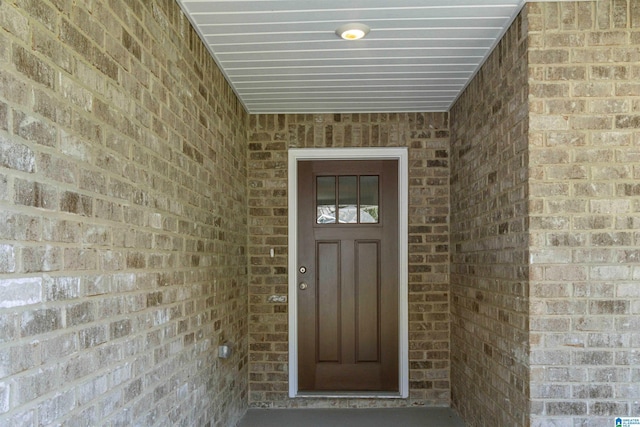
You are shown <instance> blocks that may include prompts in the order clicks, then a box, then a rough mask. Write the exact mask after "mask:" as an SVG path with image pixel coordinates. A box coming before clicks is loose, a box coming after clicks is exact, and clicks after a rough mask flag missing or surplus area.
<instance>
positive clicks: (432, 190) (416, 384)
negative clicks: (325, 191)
mask: <svg viewBox="0 0 640 427" xmlns="http://www.w3.org/2000/svg"><path fill="white" fill-rule="evenodd" d="M249 139H250V142H249V163H248V164H249V168H248V169H249V206H250V208H249V233H250V237H249V276H250V286H249V288H250V289H249V331H250V336H249V357H250V366H249V371H250V374H249V375H250V378H249V382H250V390H251V391H250V404H251V405H253V406H274V407H296V406H373V405H376V406H398V405H408V404H439V405H442V404H448V403H449V394H450V387H449V288H448V255H449V252H448V242H449V235H448V233H449V229H448V214H449V199H448V193H449V190H448V177H449V123H448V115H447V114H446V113H425V114H415V113H414V114H335V115H334V114H326V115H304V114H299V115H295V114H290V115H256V116H251V125H250V136H249ZM384 146H394V147H409V157H410V171H409V175H410V176H409V180H410V183H409V185H410V190H409V191H410V201H409V257H410V260H409V262H410V264H409V333H410V337H409V341H410V343H409V348H410V355H409V358H410V398H409V399H408V400H383V401H376V400H365V401H358V400H351V399H342V400H338V401H336V400H331V399H329V400H322V399H296V400H290V399H289V398H288V392H287V391H288V335H287V333H288V332H287V331H288V325H287V320H288V317H287V316H288V315H287V305H286V304H283V303H270V302H269V297H270V296H272V295H286V294H287V281H288V276H287V234H288V233H287V170H288V169H287V149H288V148H312V147H313V148H320V147H384ZM270 248H274V249H275V254H276V255H275V257H274V258H270V257H269V249H270Z"/></svg>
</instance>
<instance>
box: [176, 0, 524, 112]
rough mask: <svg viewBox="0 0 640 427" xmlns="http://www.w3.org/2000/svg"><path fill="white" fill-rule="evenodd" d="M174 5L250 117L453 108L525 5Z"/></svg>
mask: <svg viewBox="0 0 640 427" xmlns="http://www.w3.org/2000/svg"><path fill="white" fill-rule="evenodd" d="M176 1H177V2H178V4H179V5H180V7H181V8H182V10H183V11H184V12H185V14H186V15H187V17H188V18H189V20H190V21H191V23H192V24H193V26H194V27H195V28H196V30H197V32H198V33H199V34H200V37H201V38H202V40H203V41H204V42H205V44H206V45H207V46H208V48H209V51H210V52H211V54H212V56H213V58H214V59H215V61H216V62H217V63H218V65H219V66H220V68H221V69H222V70H223V72H224V74H225V75H226V77H227V80H228V81H229V83H230V84H231V86H232V87H233V89H234V90H235V92H236V93H237V95H238V97H239V98H240V100H241V101H242V103H243V104H244V106H245V107H246V109H247V111H248V112H250V113H341V112H412V111H421V112H427V111H447V110H448V109H449V107H450V106H451V105H452V103H453V102H454V101H455V100H456V98H457V97H458V95H459V94H460V92H461V90H462V89H463V88H464V87H465V85H466V84H467V82H468V81H469V80H470V78H471V77H473V75H474V74H475V72H476V71H477V70H478V68H479V66H480V65H481V64H482V63H483V62H484V60H485V58H486V57H487V56H488V54H489V53H490V52H491V50H492V48H493V47H494V46H495V44H496V43H497V41H498V40H499V39H500V37H502V35H503V33H504V31H505V30H506V29H507V28H508V26H509V25H510V24H511V22H512V21H513V19H514V18H515V16H516V15H517V14H518V12H519V11H520V9H521V8H522V6H523V4H524V3H525V0H352V1H350V2H349V1H346V0H342V1H337V0H176ZM349 22H360V23H364V24H366V25H368V26H369V27H371V32H370V33H369V34H368V36H367V37H366V38H364V39H362V40H357V41H345V40H342V39H341V38H339V37H338V36H337V35H336V34H335V30H336V28H338V27H339V26H341V25H342V24H345V23H349Z"/></svg>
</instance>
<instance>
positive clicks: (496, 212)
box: [0, 0, 640, 427]
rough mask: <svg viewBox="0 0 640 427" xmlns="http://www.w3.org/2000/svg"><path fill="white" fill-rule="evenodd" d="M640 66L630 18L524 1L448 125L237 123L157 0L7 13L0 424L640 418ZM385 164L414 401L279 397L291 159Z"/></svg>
mask: <svg viewBox="0 0 640 427" xmlns="http://www.w3.org/2000/svg"><path fill="white" fill-rule="evenodd" d="M639 64H640V2H638V1H636V0H599V1H580V2H562V3H555V2H545V3H529V4H527V5H526V6H525V8H524V9H523V12H522V13H521V15H520V16H519V17H518V18H517V19H516V20H515V22H514V23H513V25H512V27H511V28H510V29H509V31H508V32H507V33H506V34H505V36H504V38H503V39H502V40H501V42H500V43H499V45H498V46H497V47H496V49H495V50H494V52H493V53H492V55H491V57H490V58H488V60H487V62H486V63H485V64H484V66H483V68H482V69H481V70H480V71H479V72H478V74H477V75H476V76H475V77H474V79H473V81H471V82H470V83H469V86H468V87H467V88H466V90H465V92H464V93H463V94H462V95H461V96H460V98H459V99H458V100H457V102H456V104H455V105H454V106H453V107H452V109H451V111H450V112H443V113H404V114H391V113H389V114H383V113H380V114H282V115H267V114H265V115H249V114H247V112H245V110H244V109H243V107H242V105H241V103H240V102H239V101H238V99H236V97H235V95H234V94H233V91H232V90H231V88H230V87H229V85H228V84H227V83H226V81H225V80H224V77H223V75H222V73H221V72H220V70H218V68H217V67H216V65H215V63H214V61H213V60H212V59H211V57H210V55H209V53H208V52H207V50H206V48H205V47H204V45H203V44H202V42H201V41H200V40H199V38H198V36H197V34H196V33H195V31H194V30H193V29H192V28H191V26H190V24H189V22H188V20H187V19H186V18H185V17H184V16H183V15H182V13H181V11H180V8H179V7H178V5H177V4H176V3H175V2H174V0H109V1H94V0H0V424H2V425H54V424H55V425H58V424H63V425H103V424H104V425H189V426H224V427H227V426H233V425H235V423H236V422H237V420H238V419H239V418H240V417H241V416H242V414H243V413H244V411H245V410H246V408H247V407H249V406H260V407H300V406H324V407H327V406H331V407H333V406H343V407H347V406H348V407H356V406H359V407H363V406H404V405H449V404H451V405H453V406H454V407H455V408H456V409H457V410H458V411H459V412H460V413H461V414H462V415H463V416H464V418H465V420H466V422H467V423H468V425H470V426H485V425H495V426H505V427H513V426H520V425H522V426H525V425H532V426H547V425H555V426H563V427H569V426H574V425H581V426H591V427H596V426H598V427H600V426H603V425H609V423H612V421H613V418H614V417H616V416H640V406H639V405H638V401H640V386H638V384H640V367H639V363H638V362H639V360H640V359H639V354H640V353H639V350H638V349H639V348H640V334H639V333H638V330H639V329H640V320H639V319H640V291H639V289H640V287H639V285H638V283H639V282H640V250H639V249H638V246H639V244H640V242H639V239H640V236H639V233H638V229H639V228H640V227H639V224H640V215H639V213H638V212H639V211H640V191H639V189H638V184H637V181H638V179H639V178H640V148H639V147H640V132H638V128H640V113H638V112H639V111H640V83H639V82H640V65H639ZM383 146H394V147H408V149H409V158H410V164H409V167H410V170H409V176H410V182H409V191H410V200H409V236H408V237H409V295H408V298H409V322H410V323H409V334H410V337H409V351H410V354H409V359H410V360H409V362H410V396H409V398H408V399H395V400H393V399H392V400H384V401H379V400H358V399H345V400H342V399H309V400H297V399H296V400H292V399H289V398H288V397H287V389H288V383H287V381H288V363H287V362H288V342H287V340H288V324H287V316H288V314H287V310H288V307H287V305H286V303H283V302H281V300H280V299H278V298H274V296H275V297H280V296H283V295H286V294H287V281H288V276H287V275H288V271H287V213H288V210H287V209H288V206H287V170H288V165H287V150H288V149H289V148H293V147H295V148H305V147H309V148H311V147H313V148H320V147H383ZM271 248H274V250H275V256H274V257H273V258H271V257H270V254H269V249H271ZM222 343H230V344H231V346H232V349H233V353H232V356H231V357H230V358H229V359H226V360H225V359H219V358H218V357H217V347H218V345H220V344H222Z"/></svg>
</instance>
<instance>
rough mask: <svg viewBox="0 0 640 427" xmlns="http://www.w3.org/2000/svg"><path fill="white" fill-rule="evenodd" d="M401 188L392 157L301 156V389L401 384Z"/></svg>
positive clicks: (366, 388)
mask: <svg viewBox="0 0 640 427" xmlns="http://www.w3.org/2000/svg"><path fill="white" fill-rule="evenodd" d="M397 189H398V172H397V161H396V160H373V161H300V162H298V215H299V218H298V227H299V229H298V248H299V253H298V261H299V263H300V266H305V271H304V273H301V272H298V283H299V284H300V286H299V289H298V291H297V292H298V295H297V297H298V343H299V348H298V357H299V360H298V369H299V371H298V385H299V389H300V391H389V392H397V391H398V384H399V381H398V375H399V367H398V349H399V343H398V306H399V296H398V280H399V279H398V277H399V275H398V195H397ZM383 254H384V255H383Z"/></svg>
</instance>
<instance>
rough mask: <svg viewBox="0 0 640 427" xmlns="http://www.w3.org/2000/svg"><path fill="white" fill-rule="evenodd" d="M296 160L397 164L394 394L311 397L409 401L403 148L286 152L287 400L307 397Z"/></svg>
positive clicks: (406, 168)
mask: <svg viewBox="0 0 640 427" xmlns="http://www.w3.org/2000/svg"><path fill="white" fill-rule="evenodd" d="M299 160H397V161H398V211H399V212H398V246H399V248H400V253H399V258H398V270H399V271H398V275H399V277H398V280H399V282H398V292H399V301H398V303H399V307H398V317H399V319H398V320H399V326H398V339H399V346H398V351H399V359H398V360H399V363H398V365H399V366H398V380H399V381H398V385H399V392H398V393H384V392H375V393H362V392H353V393H330V392H328V393H325V392H322V393H313V394H312V396H313V397H320V396H321V397H349V398H353V397H367V398H375V397H379V398H407V397H409V223H408V222H409V152H408V149H407V148H406V147H389V148H387V147H376V148H364V147H363V148H290V149H289V173H288V179H289V183H288V192H289V194H288V209H289V222H288V227H289V251H288V255H289V263H288V270H287V271H288V272H289V298H288V300H289V397H291V398H294V397H304V396H309V394H308V393H299V391H298V300H297V295H298V292H297V289H298V284H297V280H296V278H297V274H295V273H294V272H295V271H296V270H297V268H298V267H297V266H298V259H297V257H298V255H297V254H298V247H297V246H298V203H297V196H298V161H299Z"/></svg>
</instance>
